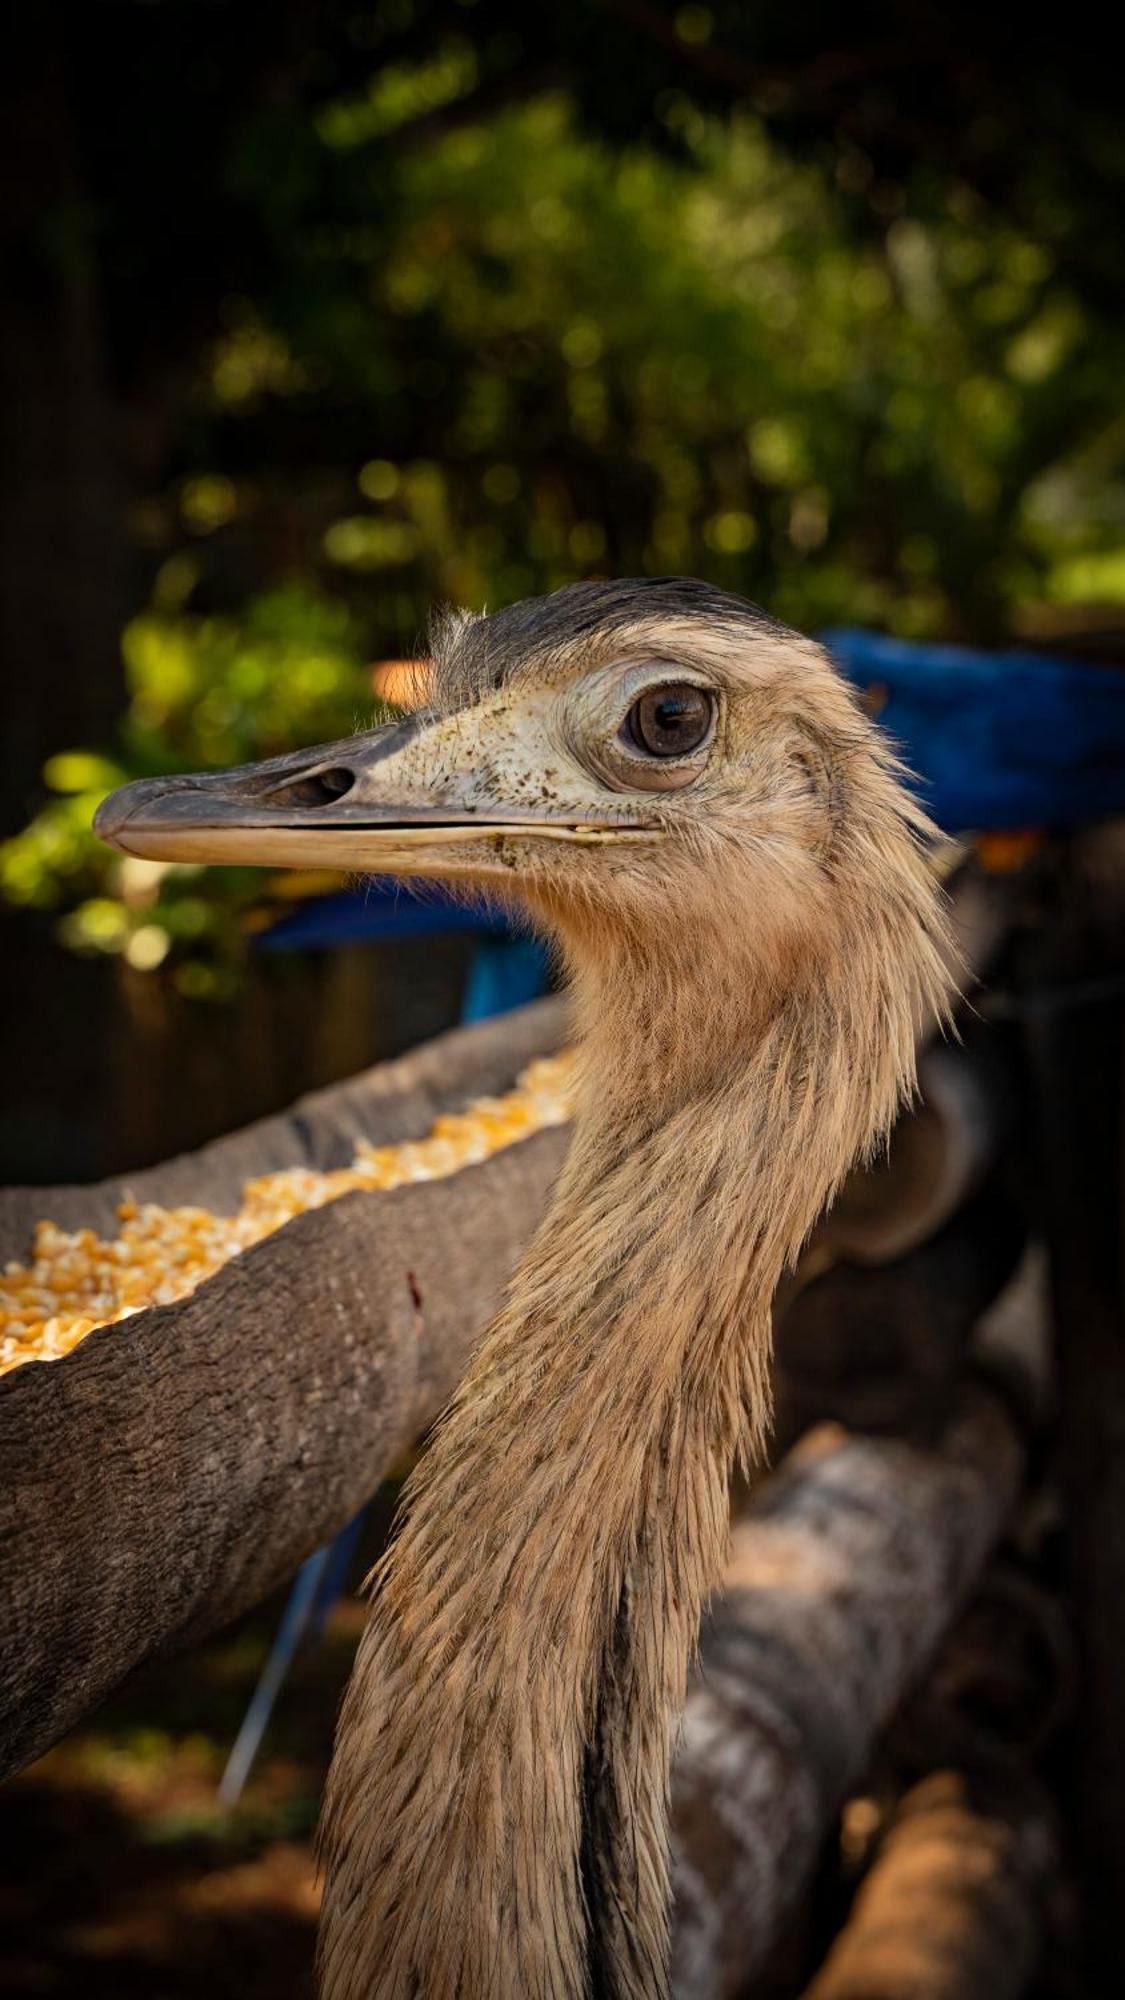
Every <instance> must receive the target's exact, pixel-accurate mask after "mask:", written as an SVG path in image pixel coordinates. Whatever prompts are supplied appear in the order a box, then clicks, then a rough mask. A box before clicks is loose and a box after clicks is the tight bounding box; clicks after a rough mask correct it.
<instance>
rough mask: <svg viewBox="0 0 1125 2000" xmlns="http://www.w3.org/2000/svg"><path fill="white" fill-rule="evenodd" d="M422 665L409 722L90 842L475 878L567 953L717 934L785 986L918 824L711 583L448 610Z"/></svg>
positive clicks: (860, 747)
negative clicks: (425, 689) (425, 697)
mask: <svg viewBox="0 0 1125 2000" xmlns="http://www.w3.org/2000/svg"><path fill="white" fill-rule="evenodd" d="M431 650H432V672H431V686H430V691H431V695H432V702H431V705H430V706H429V707H427V708H426V709H425V710H424V711H421V712H418V713H415V714H412V715H410V716H408V717H407V718H406V719H405V720H403V721H400V722H397V723H393V724H391V725H390V726H388V727H384V728H380V729H373V730H369V731H366V732H363V733H360V734H357V735H353V736H350V737H348V738H346V739H344V740H342V741H340V742H336V743H330V744H324V745H321V746H320V747H319V748H317V749H313V750H302V751H299V752H297V753H296V754H294V755H290V756H285V757H278V758H275V759H271V760H269V761H267V762H264V763H259V764H254V765H247V766H243V767H241V768H238V769H233V770H228V771H223V772H219V773H215V774H211V773H206V774H203V775H200V776H194V777H176V778H168V779H157V780H144V781H141V782H140V783H136V784H131V785H127V786H125V787H124V788H123V789H122V790H120V791H118V792H115V793H114V794H113V795H112V796H111V797H110V798H109V799H107V800H106V801H105V803H104V804H103V805H102V807H101V808H100V810H99V813H98V816H97V819H96V821H95V826H96V830H97V832H98V833H99V834H100V835H101V836H102V838H103V839H105V840H108V841H110V842H112V843H113V844H114V845H115V846H117V847H119V848H121V849H123V850H124V851H125V852H126V853H131V854H139V855H145V856H149V857H152V858H154V859H158V860H168V861H186V862H243V863H261V864H264V865H278V866H283V867H289V868H292V867H310V868H322V867H328V868H344V869H350V870H354V871H358V872H361V873H372V874H388V875H393V876H396V877H406V878H409V877H422V878H427V877H428V878H437V879H440V880H444V881H448V882H451V883H453V884H465V885H469V886H471V887H475V888H477V889H479V890H483V891H485V892H486V893H489V894H492V895H495V896H497V897H499V898H501V899H503V900H505V901H514V902H516V903H518V904H521V905H522V906H523V907H524V908H525V909H528V910H530V912H531V913H532V915H533V917H535V918H538V919H539V921H540V922H542V923H543V924H545V925H546V926H547V927H548V928H550V929H551V930H552V931H554V932H555V933H556V935H558V936H559V937H560V938H561V940H562V942H563V944H564V947H565V948H566V949H567V951H568V952H569V953H571V954H577V956H578V957H581V956H582V955H583V946H584V945H585V946H586V947H590V946H591V945H592V946H593V948H594V949H595V951H596V952H598V953H599V954H600V955H603V956H604V953H605V951H606V949H607V947H609V946H610V944H611V941H612V944H613V945H614V946H615V947H616V954H617V955H619V954H620V950H621V948H622V947H626V948H629V947H631V948H632V950H634V951H636V952H639V953H640V954H641V955H642V956H643V957H644V958H645V959H646V961H651V959H652V958H653V956H654V955H655V956H656V957H657V958H659V957H660V955H661V953H662V951H665V950H667V949H668V948H669V947H670V948H672V949H673V950H674V952H675V955H676V958H677V960H678V962H679V966H680V970H681V972H682V971H683V954H684V952H685V950H686V949H688V948H689V947H690V941H691V940H692V939H695V940H696V941H697V942H698V943H700V945H701V948H702V949H703V950H704V951H706V940H707V939H708V937H710V938H712V939H715V940H717V941H718V942H719V943H720V944H722V945H724V946H725V952H723V953H721V955H724V956H727V955H729V954H730V950H731V943H732V930H731V927H732V926H733V927H734V929H735V930H736V931H737V933H738V934H739V935H740V936H741V937H742V938H744V939H746V940H747V942H748V943H752V945H753V951H754V959H755V967H756V971H757V974H758V976H759V977H761V976H762V975H768V976H769V977H770V978H771V979H772V980H774V981H776V980H780V981H782V982H784V981H786V980H787V979H789V978H790V977H791V976H792V975H793V974H794V973H795V972H796V971H797V970H798V969H799V966H800V964H801V962H802V960H804V959H805V958H806V957H807V955H808V954H809V953H811V954H812V955H813V957H814V958H815V957H817V956H819V955H820V954H821V953H822V952H823V950H824V948H825V946H826V944H827V943H828V942H829V938H830V937H831V936H833V935H835V934H836V933H837V932H838V921H839V917H840V896H841V894H842V893H843V894H845V895H846V891H847V890H848V888H849V887H851V888H856V889H862V878H864V877H866V880H867V882H868V884H869V885H870V883H871V877H872V871H873V868H874V865H875V863H876V860H877V851H878V850H879V848H880V847H881V846H882V841H881V839H880V835H881V833H882V834H884V835H885V836H886V839H887V841H888V842H890V844H891V845H892V846H895V845H898V843H900V842H901V840H902V836H903V834H904V833H908V829H909V827H910V824H911V822H913V823H914V824H915V825H920V824H921V819H920V815H918V814H917V813H916V812H915V811H914V809H913V808H912V806H911V804H910V801H909V799H908V796H907V795H906V794H905V793H904V792H903V791H902V789H901V787H900V786H899V785H898V783H897V782H896V781H895V778H894V774H893V765H892V760H891V759H890V757H889V756H888V754H887V752H886V750H885V749H884V748H882V747H881V745H880V744H879V743H878V742H877V740H876V736H875V732H874V731H873V729H872V727H871V725H870V723H869V722H868V720H867V718H866V717H865V716H864V715H863V714H862V712H861V710H860V709H859V707H858V705H857V703H856V701H855V699H854V696H853V695H852V693H851V691H850V690H849V689H848V688H847V686H846V684H845V683H844V682H843V680H842V679H841V678H840V676H839V675H838V674H837V673H836V672H835V670H834V669H833V667H832V665H831V663H830V662H829V660H828V658H827V656H826V655H825V653H824V652H823V651H822V650H821V648H819V647H818V646H816V645H814V644H813V643H812V642H811V641H810V640H808V639H806V638H803V637H802V636H801V635H800V634H799V633H797V632H794V631H792V630H790V629H789V628H787V627H786V626H783V625H781V624H779V623H777V622H776V621H775V620H773V619H772V618H770V617H768V616H767V615H766V614H765V613H764V612H762V611H760V610H758V609H757V608H756V607H754V606H753V605H751V604H748V603H747V602H745V601H744V600H743V599H741V598H738V597H735V596H733V595H730V594H729V593H727V592H725V591H721V590H717V589H713V588H711V587H710V586H708V585H707V584H704V583H700V582H697V581H694V580H692V579H688V578H677V577H660V578H652V579H645V580H632V581H623V582H615V583H582V584H572V585H570V586H568V587H567V588H565V589H563V590H559V591H556V592H555V593H554V594H553V595H552V596H549V597H542V598H534V599H530V600H528V601H527V602H524V603H521V604H516V605H513V606H511V607H509V608H508V609H505V610H502V611H498V612H495V613H493V614H491V615H489V616H482V617H470V616H463V615H449V616H446V617H445V618H444V619H442V620H440V621H439V623H438V626H437V628H436V630H435V633H434V635H433V643H432V649H431ZM857 830H858V833H859V836H860V842H859V846H858V847H857V844H856V836H857ZM872 842H874V847H873V846H872ZM908 844H909V845H913V841H912V840H910V839H909V835H908ZM888 858H889V857H888ZM857 871H858V878H857ZM854 914H855V912H854V911H853V915H854Z"/></svg>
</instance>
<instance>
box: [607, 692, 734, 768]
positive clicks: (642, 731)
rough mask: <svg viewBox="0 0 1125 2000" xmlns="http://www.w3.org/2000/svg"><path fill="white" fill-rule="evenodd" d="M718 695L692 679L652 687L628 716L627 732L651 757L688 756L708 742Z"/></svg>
mask: <svg viewBox="0 0 1125 2000" xmlns="http://www.w3.org/2000/svg"><path fill="white" fill-rule="evenodd" d="M714 720H715V697H714V695H712V694H709V693H708V691H707V689H706V688H701V687H694V686H693V685H692V683H691V682H690V681H685V682H683V683H678V682H675V683H666V684H665V686H663V687H655V688H650V689H649V690H648V693H647V694H642V695H641V697H640V699H639V700H638V701H635V702H634V703H633V706H632V708H631V709H630V710H629V713H628V715H627V716H626V718H625V729H626V734H627V735H628V736H629V737H630V739H631V740H632V742H633V743H634V744H635V745H636V747H637V749H638V750H647V752H648V754H649V756H650V757H686V756H688V755H689V754H690V753H691V751H693V750H698V749H699V748H700V746H701V745H702V744H704V743H705V742H706V741H707V738H708V736H709V735H710V733H711V728H712V724H713V723H714Z"/></svg>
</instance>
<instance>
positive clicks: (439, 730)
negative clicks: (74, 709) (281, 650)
mask: <svg viewBox="0 0 1125 2000" xmlns="http://www.w3.org/2000/svg"><path fill="white" fill-rule="evenodd" d="M448 734H449V732H448V731H445V730H443V724H442V720H441V719H440V718H438V719H429V718H425V717H418V716H411V717H409V718H408V719H407V720H406V721H404V722H401V723H394V724H392V725H391V726H390V727H388V728H385V729H373V730H369V731H368V732H367V733H366V734H363V735H357V736H350V737H347V738H345V739H344V740H343V741H341V742H339V743H325V744H321V745H320V746H319V747H318V748H317V749H313V750H301V751H298V752H296V753H295V754H294V755H292V756H288V757H275V758H272V759H270V760H269V761H268V762H265V763H261V764H244V765H242V766H240V767H237V768H235V769H233V770H230V771H220V772H216V773H213V774H212V773H209V772H208V773H204V774H202V775H200V776H197V777H180V778H151V779H150V778H144V779H141V780H139V781H138V782H137V783H135V784H131V785H123V786H122V787H121V789H120V790H119V791H116V792H111V793H110V796H109V797H108V798H107V799H105V800H103V802H102V804H101V805H100V806H99V808H98V811H97V814H96V816H95V819H94V831H95V833H97V834H98V835H99V836H100V838H101V839H102V840H105V841H108V842H109V844H110V845H111V846H113V847H117V848H120V849H121V851H122V852H123V853H125V854H134V855H142V856H144V857H145V858H146V859H149V860H154V861H186V862H205V863H210V862H232V863H243V864H249V865H251V866H262V867H283V868H339V869H347V870H360V871H363V872H371V873H375V874H390V875H429V876H438V877H443V876H444V877H447V878H449V877H455V876H469V877H473V876H478V875H482V874H485V873H488V872H491V868H492V867H494V866H496V865H497V864H498V863H499V862H500V861H501V856H502V853H503V850H504V849H505V847H506V846H507V845H508V843H510V842H511V840H512V838H513V837H515V836H519V837H531V838H534V839H537V840H538V839H541V840H549V841H569V842H575V843H578V844H582V845H591V844H594V845H597V844H599V843H601V842H609V841H621V840H629V839H636V838H637V837H638V835H639V836H640V837H642V838H643V837H644V836H645V832H646V829H643V828H636V827H635V826H634V827H623V826H621V825H619V824H615V823H614V822H613V821H611V820H609V819H603V818H599V817H597V816H596V815H593V814H590V813H587V812H585V811H579V812H577V813H573V814H572V813H570V812H568V811H566V810H565V809H559V808H558V807H557V806H555V805H553V804H552V805H551V806H549V807H548V806H546V805H544V804H542V803H540V804H539V805H538V806H536V805H535V804H534V803H532V804H527V805H523V804H516V803H508V802H505V803H503V804H499V803H498V802H497V799H496V796H495V793H496V791H497V787H496V785H492V786H490V787H488V788H482V787H481V785H480V781H479V774H478V773H476V772H474V770H473V769H472V767H471V766H470V767H469V768H468V769H459V768H458V765H459V763H460V759H459V758H458V757H457V756H455V755H453V756H451V755H450V754H449V749H450V746H449V744H448V743H447V742H446V740H445V738H446V736H447V735H448ZM428 739H432V740H428ZM520 789H521V790H522V791H523V793H524V795H525V797H526V796H527V794H528V790H529V788H528V787H527V786H526V785H524V786H522V787H520ZM531 792H532V796H534V787H532V788H531ZM490 847H491V850H492V852H491V853H490V852H489V848H490Z"/></svg>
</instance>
